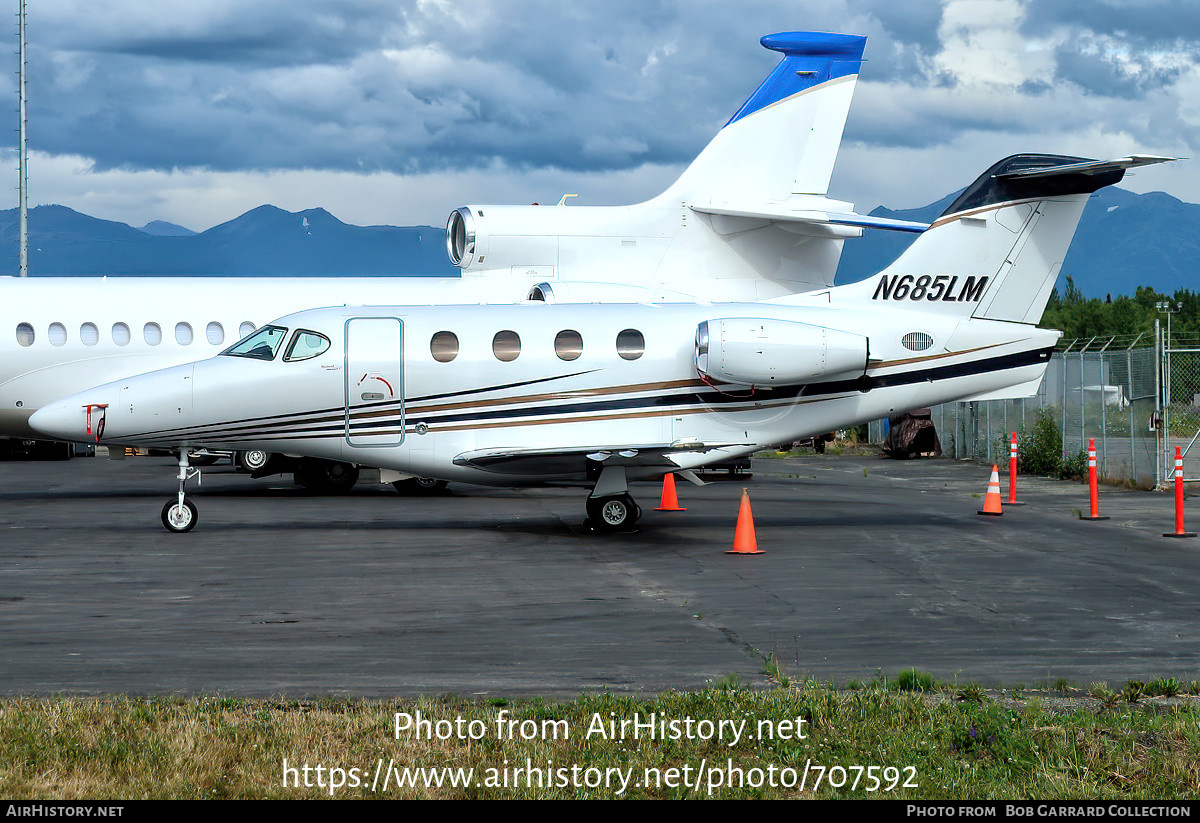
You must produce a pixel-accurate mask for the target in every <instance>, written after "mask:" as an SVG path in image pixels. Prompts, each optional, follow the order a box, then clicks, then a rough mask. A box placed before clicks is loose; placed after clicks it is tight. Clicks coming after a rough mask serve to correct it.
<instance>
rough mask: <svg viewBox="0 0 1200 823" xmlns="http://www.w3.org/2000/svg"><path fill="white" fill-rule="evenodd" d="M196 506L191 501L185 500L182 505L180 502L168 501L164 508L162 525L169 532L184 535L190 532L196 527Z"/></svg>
mask: <svg viewBox="0 0 1200 823" xmlns="http://www.w3.org/2000/svg"><path fill="white" fill-rule="evenodd" d="M197 516H198V515H197V514H196V506H195V505H194V504H193V503H192V501H191V500H184V501H183V504H182V505H180V503H179V501H178V500H168V501H167V505H165V506H163V510H162V524H163V525H164V526H166V528H167V531H169V532H175V533H176V534H182V533H183V532H190V531H191V530H192V529H193V528H195V526H196V519H197Z"/></svg>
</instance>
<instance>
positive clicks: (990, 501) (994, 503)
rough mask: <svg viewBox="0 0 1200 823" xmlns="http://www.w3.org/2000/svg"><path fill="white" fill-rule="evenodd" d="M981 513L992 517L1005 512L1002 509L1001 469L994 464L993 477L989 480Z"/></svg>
mask: <svg viewBox="0 0 1200 823" xmlns="http://www.w3.org/2000/svg"><path fill="white" fill-rule="evenodd" d="M979 514H987V515H991V516H992V517H999V516H1000V515H1001V514H1003V512H1001V511H1000V471H999V469H998V468H997V467H996V466H992V479H991V480H989V481H988V490H987V497H985V498H984V500H983V511H981V512H979Z"/></svg>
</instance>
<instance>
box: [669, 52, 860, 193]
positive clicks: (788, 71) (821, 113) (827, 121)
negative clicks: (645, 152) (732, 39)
mask: <svg viewBox="0 0 1200 823" xmlns="http://www.w3.org/2000/svg"><path fill="white" fill-rule="evenodd" d="M760 42H761V43H762V45H763V46H765V47H766V48H768V49H772V50H773V51H778V52H780V53H781V54H782V55H783V59H782V60H781V61H780V62H779V64H778V65H777V66H776V67H775V70H774V71H772V72H771V74H770V75H769V76H768V77H767V79H766V80H764V81H763V82H762V84H761V85H759V87H758V88H757V89H756V90H755V91H754V93H753V94H751V95H750V97H749V99H747V100H746V102H745V103H743V104H742V106H741V108H739V109H738V110H737V112H736V113H735V114H734V115H733V117H732V118H730V120H729V122H728V123H726V124H725V126H724V128H722V129H721V131H720V132H718V133H717V135H716V137H714V138H713V140H712V142H711V143H709V144H708V146H707V147H705V149H704V151H703V152H701V153H700V155H699V157H697V158H696V160H695V161H693V162H692V164H691V165H690V166H689V167H688V168H687V170H685V171H684V173H683V174H682V175H681V176H680V178H679V179H678V180H677V181H676V182H675V184H674V185H673V186H671V188H670V189H668V190H667V191H666V192H665V193H664V194H663V195H662V196H663V197H666V198H669V199H671V200H681V201H684V202H687V203H689V204H691V205H699V206H705V205H718V204H721V203H729V202H736V203H739V204H746V203H764V204H765V203H773V202H780V201H783V200H786V199H788V198H789V197H791V196H793V195H816V196H823V195H825V194H826V192H827V191H828V189H829V178H830V176H831V175H832V174H833V163H834V160H835V159H836V158H837V152H838V147H839V145H840V144H841V140H842V130H843V128H844V127H845V124H846V116H847V114H848V113H849V111H850V101H851V99H852V98H853V96H854V86H855V82H856V81H857V79H858V72H859V67H860V66H861V65H862V56H863V49H864V47H865V46H866V38H865V37H862V36H859V35H851V34H827V33H823V32H784V33H780V34H769V35H767V36H766V37H763V38H762V40H761V41H760Z"/></svg>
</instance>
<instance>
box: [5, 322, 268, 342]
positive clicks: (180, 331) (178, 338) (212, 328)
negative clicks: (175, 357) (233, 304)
mask: <svg viewBox="0 0 1200 823" xmlns="http://www.w3.org/2000/svg"><path fill="white" fill-rule="evenodd" d="M254 329H255V325H254V324H253V323H251V322H250V321H249V320H246V321H243V322H242V324H241V325H240V326H238V339H241V338H243V337H245V336H246V335H248V334H249V333H250V332H252V331H254ZM67 338H68V334H67V327H66V326H65V325H63V324H62V323H58V322H55V323H51V324H50V325H49V326H47V327H46V340H47V341H48V342H49V343H50V345H51V346H65V345H66V344H67ZM195 339H196V335H195V333H194V332H193V331H192V324H191V323H184V322H182V321H181V322H179V323H176V324H175V342H176V343H178V344H179V345H181V346H190V345H192V343H193V342H194V341H195ZM204 339H205V340H206V341H208V343H209V344H210V345H213V346H219V345H221V344H222V343H224V342H225V327H224V326H222V325H221V324H220V323H218V322H216V321H215V320H214V321H213V322H211V323H209V324H208V325H207V326H205V327H204ZM142 340H144V341H145V342H146V345H149V346H157V345H159V344H161V343H162V342H163V330H162V327H161V326H160V325H159V324H158V323H154V322H150V323H146V324H145V325H144V326H142ZM132 341H133V332H131V331H130V329H129V325H128V324H126V323H119V322H118V323H113V324H112V342H113V343H116V344H117V345H118V346H128V345H129V344H130V342H132ZM35 342H37V333H36V332H35V331H34V328H33V324H32V323H18V324H17V343H18V344H19V345H20V346H23V347H25V348H28V347H30V346H32V345H33V344H34V343H35ZM79 342H80V343H82V344H83V345H85V346H95V345H97V344H98V343H99V342H100V328H99V326H97V325H96V324H95V323H83V324H81V325H80V326H79Z"/></svg>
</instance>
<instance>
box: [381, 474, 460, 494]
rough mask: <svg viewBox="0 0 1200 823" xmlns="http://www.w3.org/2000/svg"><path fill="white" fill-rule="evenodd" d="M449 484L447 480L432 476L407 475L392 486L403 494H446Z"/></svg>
mask: <svg viewBox="0 0 1200 823" xmlns="http://www.w3.org/2000/svg"><path fill="white" fill-rule="evenodd" d="M448 485H449V484H448V483H447V482H446V481H445V480H435V479H434V478H432V477H406V478H405V479H403V480H397V481H396V482H395V483H393V484H392V488H393V489H395V490H396V491H398V492H400V493H401V494H411V495H421V496H429V495H435V494H444V493H445V491H446V486H448Z"/></svg>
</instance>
